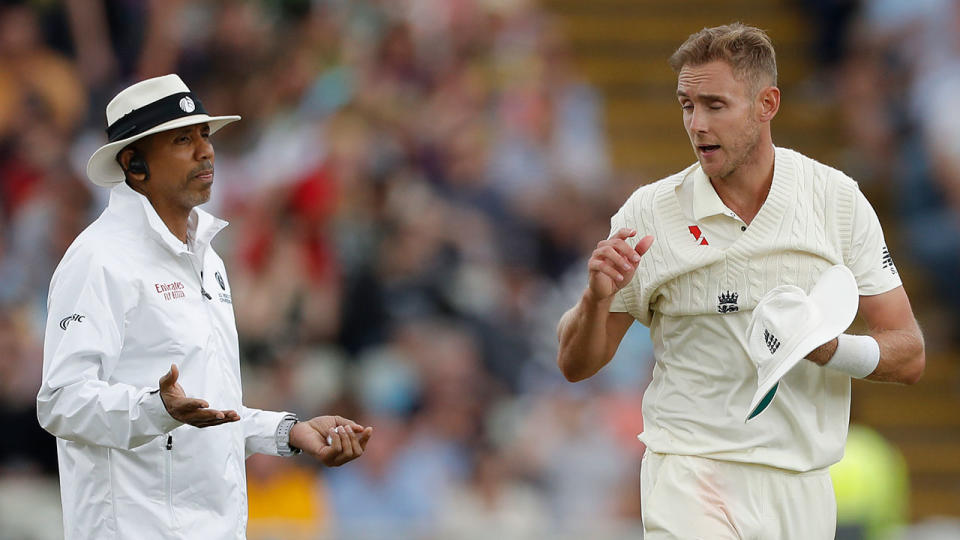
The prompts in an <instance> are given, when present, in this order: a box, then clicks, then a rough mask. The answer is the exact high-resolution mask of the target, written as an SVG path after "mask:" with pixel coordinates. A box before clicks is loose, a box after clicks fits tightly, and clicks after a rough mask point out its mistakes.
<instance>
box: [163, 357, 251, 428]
mask: <svg viewBox="0 0 960 540" xmlns="http://www.w3.org/2000/svg"><path fill="white" fill-rule="evenodd" d="M178 378H180V370H179V369H177V365H176V364H171V365H170V371H168V372H167V374H166V375H164V376H163V377H160V399H161V400H163V406H164V407H166V408H167V412H168V413H170V416H172V417H173V418H174V419H175V420H179V421H181V422H183V423H184V424H190V425H191V426H196V427H199V428H204V427H210V426H218V425H220V424H226V423H227V422H236V421H237V420H239V419H240V415H239V414H237V412H236V411H218V410H216V409H210V408H209V407H210V404H209V403H207V402H206V401H204V400H202V399H196V398H189V397H187V394H186V392H184V391H183V387H182V386H180V385H179V384H178V383H177V379H178Z"/></svg>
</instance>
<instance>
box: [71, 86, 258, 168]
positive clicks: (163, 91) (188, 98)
mask: <svg viewBox="0 0 960 540" xmlns="http://www.w3.org/2000/svg"><path fill="white" fill-rule="evenodd" d="M239 119H240V117H239V116H210V115H208V114H207V111H206V109H204V108H203V104H202V103H200V99H199V98H197V96H196V95H195V94H194V93H193V92H191V91H190V89H189V88H187V85H186V84H184V82H183V81H182V80H180V77H178V76H177V75H164V76H162V77H154V78H152V79H146V80H144V81H140V82H138V83H136V84H134V85H132V86H129V87H127V88H125V89H124V90H123V91H121V92H120V93H119V94H117V96H116V97H114V98H113V99H112V100H110V103H108V104H107V139H108V140H109V142H108V143H107V144H105V145H103V146H101V147H100V148H99V149H98V150H97V151H96V152H94V153H93V155H92V156H90V161H88V162H87V176H88V177H89V178H90V180H91V181H92V182H93V183H94V184H96V185H98V186H103V187H112V186H114V185H116V184H119V183H120V182H123V180H124V176H123V169H121V168H120V164H119V163H117V154H118V153H119V152H120V151H121V150H123V148H124V147H126V146H127V145H128V144H130V143H132V142H134V141H136V140H139V139H142V138H144V137H146V136H147V135H152V134H154V133H159V132H161V131H167V130H171V129H177V128H181V127H185V126H192V125H194V124H209V125H210V133H211V134H213V133H215V132H216V131H217V130H218V129H220V128H222V127H223V126H225V125H227V124H229V123H230V122H235V121H237V120H239Z"/></svg>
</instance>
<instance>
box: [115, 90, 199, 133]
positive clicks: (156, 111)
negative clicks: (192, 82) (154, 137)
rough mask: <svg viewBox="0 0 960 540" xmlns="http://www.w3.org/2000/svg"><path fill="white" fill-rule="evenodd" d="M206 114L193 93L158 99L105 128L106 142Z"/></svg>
mask: <svg viewBox="0 0 960 540" xmlns="http://www.w3.org/2000/svg"><path fill="white" fill-rule="evenodd" d="M197 114H207V111H206V109H204V108H203V104H202V103H200V100H199V99H198V98H197V96H195V95H194V94H193V92H180V93H177V94H171V95H169V96H167V97H165V98H161V99H158V100H157V101H154V102H153V103H151V104H149V105H144V106H143V107H140V108H139V109H134V110H132V111H130V112H128V113H127V114H125V115H123V117H122V118H120V119H119V120H117V121H116V122H114V123H113V124H110V126H109V127H107V140H109V141H110V142H116V141H119V140H121V139H127V138H129V137H133V136H136V135H139V134H141V133H143V132H144V131H147V130H149V129H152V128H155V127H157V126H159V125H160V124H163V123H164V122H169V121H170V120H176V119H177V118H183V117H184V116H194V115H197Z"/></svg>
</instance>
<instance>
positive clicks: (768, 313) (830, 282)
mask: <svg viewBox="0 0 960 540" xmlns="http://www.w3.org/2000/svg"><path fill="white" fill-rule="evenodd" d="M859 302H860V295H859V292H858V289H857V280H856V279H855V278H854V277H853V273H852V272H851V271H850V269H849V268H847V267H846V266H843V265H840V264H838V265H836V266H833V267H830V268H828V269H827V270H825V271H824V272H823V273H822V274H820V278H819V279H818V280H817V283H816V284H815V285H814V286H813V288H812V289H811V290H810V294H809V295H808V294H805V293H804V292H803V289H801V288H799V287H795V286H793V285H781V286H780V287H776V288H774V289H772V290H771V291H770V292H768V293H767V294H766V295H764V297H763V298H762V299H761V300H760V302H759V303H758V304H757V307H756V308H754V310H753V316H752V318H751V319H750V326H748V327H747V347H748V350H749V353H750V359H751V360H753V362H754V364H755V365H756V367H757V391H756V393H755V394H754V395H753V400H752V401H751V402H750V408H749V409H747V418H746V420H749V419H751V418H753V417H754V416H756V415H758V414H760V412H762V411H763V410H764V409H766V408H767V406H768V405H769V404H770V402H771V401H772V400H773V396H774V395H775V394H776V391H777V387H778V386H779V384H780V379H782V378H783V376H784V375H786V374H787V373H788V372H789V371H790V370H791V369H793V367H794V366H796V365H797V364H798V363H799V362H800V361H801V360H803V359H804V358H806V356H807V355H808V354H810V353H811V352H812V351H813V350H814V349H816V348H817V347H819V346H821V345H823V344H824V343H827V342H828V341H830V340H831V339H833V338H835V337H837V336H839V335H840V334H842V333H843V332H844V331H845V330H846V329H847V328H848V327H849V326H850V323H852V322H853V319H854V317H856V315H857V307H858V305H859Z"/></svg>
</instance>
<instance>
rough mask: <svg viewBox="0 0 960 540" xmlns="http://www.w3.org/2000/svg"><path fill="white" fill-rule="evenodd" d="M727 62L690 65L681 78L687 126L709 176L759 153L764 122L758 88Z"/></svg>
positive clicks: (723, 172) (726, 172)
mask: <svg viewBox="0 0 960 540" xmlns="http://www.w3.org/2000/svg"><path fill="white" fill-rule="evenodd" d="M752 86H753V85H751V84H750V83H749V82H748V81H741V80H738V79H737V78H736V77H735V76H734V72H733V68H732V67H731V66H730V64H728V63H727V62H724V61H722V60H715V61H713V62H709V63H707V64H701V65H697V66H692V65H685V66H683V68H682V69H681V70H680V73H679V75H678V77H677V99H678V100H679V101H680V107H681V108H683V126H684V128H685V129H686V130H687V136H689V137H690V143H691V144H692V145H693V151H694V153H696V155H697V159H698V160H699V161H700V166H701V167H702V168H703V171H704V172H705V173H706V174H707V176H708V177H710V178H727V177H729V176H730V175H732V174H733V173H734V172H736V170H737V169H738V168H739V167H740V166H741V165H743V164H744V163H746V162H747V161H748V160H750V159H751V158H752V157H753V156H754V154H755V153H754V150H755V149H756V148H757V145H758V143H759V141H760V133H761V132H760V128H761V121H760V119H759V116H758V100H757V93H756V92H755V90H754V89H753V88H752Z"/></svg>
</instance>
